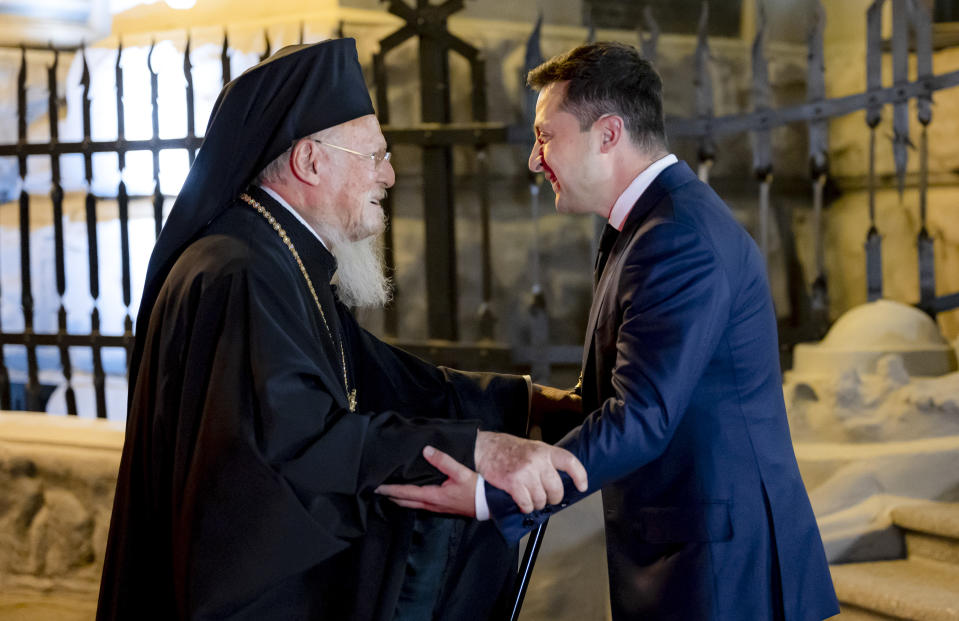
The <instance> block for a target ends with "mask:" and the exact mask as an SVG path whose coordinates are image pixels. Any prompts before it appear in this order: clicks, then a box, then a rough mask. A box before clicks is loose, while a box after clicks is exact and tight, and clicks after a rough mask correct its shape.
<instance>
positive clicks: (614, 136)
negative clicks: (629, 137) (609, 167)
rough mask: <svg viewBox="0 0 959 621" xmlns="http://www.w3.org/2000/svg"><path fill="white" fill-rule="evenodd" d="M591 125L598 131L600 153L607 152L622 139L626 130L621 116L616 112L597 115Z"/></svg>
mask: <svg viewBox="0 0 959 621" xmlns="http://www.w3.org/2000/svg"><path fill="white" fill-rule="evenodd" d="M593 127H595V128H596V129H598V130H599V131H600V145H599V149H600V153H609V152H610V151H611V150H612V149H613V148H614V147H616V145H618V144H619V142H620V141H621V140H623V138H624V136H625V132H626V126H625V124H624V123H623V117H621V116H619V115H617V114H605V115H603V116H601V117H599V118H598V119H597V120H596V122H595V123H594V124H593Z"/></svg>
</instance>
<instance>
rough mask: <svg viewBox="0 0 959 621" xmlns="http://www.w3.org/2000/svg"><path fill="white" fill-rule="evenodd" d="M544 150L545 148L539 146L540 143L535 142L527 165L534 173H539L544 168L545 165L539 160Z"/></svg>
mask: <svg viewBox="0 0 959 621" xmlns="http://www.w3.org/2000/svg"><path fill="white" fill-rule="evenodd" d="M542 152H543V149H542V148H541V147H540V146H539V143H538V142H535V143H533V150H532V151H530V153H529V161H528V162H527V163H526V165H527V166H528V167H529V169H530V170H531V171H532V172H534V173H538V172H539V171H541V170H543V165H542V164H541V163H540V160H539V156H540V153H542Z"/></svg>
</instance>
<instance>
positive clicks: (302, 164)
mask: <svg viewBox="0 0 959 621" xmlns="http://www.w3.org/2000/svg"><path fill="white" fill-rule="evenodd" d="M318 147H319V145H318V144H317V143H315V142H313V141H312V140H309V139H304V140H300V141H298V142H297V143H296V144H295V145H293V148H292V149H291V150H290V172H292V173H293V176H294V177H296V178H297V179H298V180H299V181H302V182H303V183H306V184H308V185H318V184H319V182H320V176H319V170H318V168H317V161H316V158H317V156H318V153H317V151H318Z"/></svg>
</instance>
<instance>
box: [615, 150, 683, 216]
mask: <svg viewBox="0 0 959 621" xmlns="http://www.w3.org/2000/svg"><path fill="white" fill-rule="evenodd" d="M678 161H679V159H678V158H677V157H676V156H675V155H673V154H672V153H670V154H669V155H667V156H665V157H661V158H659V159H658V160H656V161H655V162H653V163H652V164H650V165H649V166H647V167H646V168H645V169H643V171H642V172H640V173H639V174H638V175H636V178H635V179H633V182H632V183H630V184H629V185H628V186H627V187H626V189H625V190H623V193H622V194H620V195H619V198H618V199H616V203H615V204H614V205H613V208H612V209H611V210H610V212H609V224H610V226H612V227H613V228H615V229H616V230H617V231H622V230H623V223H624V222H626V218H627V217H628V216H629V212H630V211H632V209H633V205H635V204H636V201H638V200H639V197H640V196H642V195H643V192H645V191H646V188H648V187H649V186H650V184H652V182H653V181H654V180H655V179H656V177H657V176H659V173H661V172H662V171H663V169H664V168H666V167H667V166H671V165H673V164H675V163H676V162H678Z"/></svg>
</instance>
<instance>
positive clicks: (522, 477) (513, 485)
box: [376, 385, 587, 517]
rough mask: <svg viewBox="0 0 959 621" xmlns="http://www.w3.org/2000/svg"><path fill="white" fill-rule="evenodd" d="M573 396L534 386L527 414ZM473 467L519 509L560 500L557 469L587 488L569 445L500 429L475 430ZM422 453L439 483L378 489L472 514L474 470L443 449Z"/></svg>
mask: <svg viewBox="0 0 959 621" xmlns="http://www.w3.org/2000/svg"><path fill="white" fill-rule="evenodd" d="M579 407H580V404H579V398H578V397H576V396H575V395H571V394H570V393H568V392H567V391H561V390H557V389H555V388H549V387H545V386H539V385H536V386H534V391H533V399H532V407H531V412H530V414H531V417H532V420H533V422H534V423H535V422H537V421H538V420H542V417H543V416H545V415H548V411H549V410H558V409H563V410H567V411H568V410H569V409H571V408H579ZM473 455H474V461H475V463H476V470H477V471H478V472H479V474H481V475H483V478H484V479H486V481H488V482H489V484H490V485H493V486H494V487H498V488H500V489H502V490H503V491H505V492H506V493H508V494H509V495H510V497H511V498H512V499H513V502H515V503H516V505H517V506H518V507H519V509H520V511H522V512H523V513H530V512H532V511H533V510H534V509H542V508H543V507H545V506H546V504H547V503H549V504H551V505H555V504H559V503H560V502H561V501H562V500H563V493H564V490H563V482H562V479H561V478H560V476H559V472H558V471H559V470H562V471H563V472H565V473H567V474H568V475H569V476H570V477H571V478H572V480H573V484H574V485H575V486H576V489H578V490H579V491H581V492H585V491H586V489H587V476H586V469H585V468H583V465H582V464H581V463H580V461H579V460H578V459H576V457H575V456H573V454H572V453H570V452H569V451H567V450H565V449H562V448H559V447H556V446H551V445H549V444H545V443H543V442H538V441H535V440H525V439H523V438H517V437H515V436H511V435H509V434H505V433H494V432H488V431H479V432H478V433H477V435H476V446H475V448H474V451H473ZM423 457H424V458H425V459H426V461H428V462H429V463H430V464H431V465H432V466H433V467H435V468H436V469H437V470H439V471H440V472H442V473H443V474H445V475H446V476H447V479H446V481H444V482H443V483H442V484H441V485H424V486H418V485H402V484H400V485H392V484H391V485H381V486H379V487H378V488H376V492H377V493H378V494H382V495H384V496H386V497H388V498H389V499H390V500H392V501H393V502H395V503H396V504H398V505H400V506H401V507H406V508H409V509H426V510H428V511H433V512H435V513H450V514H455V515H465V516H469V517H475V514H476V505H475V502H476V498H475V493H476V480H477V474H476V472H474V471H473V470H470V469H469V468H467V467H466V466H464V465H463V464H461V463H459V462H458V461H456V460H455V459H453V458H452V457H450V456H449V455H447V454H446V453H444V452H442V451H440V450H438V449H436V448H434V447H432V446H427V447H425V448H424V449H423Z"/></svg>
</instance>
